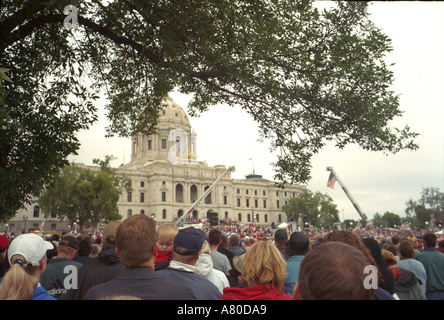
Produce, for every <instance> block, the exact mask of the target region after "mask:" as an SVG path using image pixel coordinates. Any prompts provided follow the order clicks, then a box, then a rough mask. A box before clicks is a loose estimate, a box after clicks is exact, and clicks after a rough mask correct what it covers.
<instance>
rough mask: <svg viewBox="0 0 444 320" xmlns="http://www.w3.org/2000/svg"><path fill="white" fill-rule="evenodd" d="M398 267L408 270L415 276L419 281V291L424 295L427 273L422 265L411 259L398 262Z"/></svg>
mask: <svg viewBox="0 0 444 320" xmlns="http://www.w3.org/2000/svg"><path fill="white" fill-rule="evenodd" d="M398 267H400V268H402V269H406V270H409V271H411V272H413V273H414V274H415V276H416V277H417V278H418V279H419V280H421V289H422V291H423V292H424V293H425V292H426V283H427V273H426V270H425V268H424V265H423V264H422V263H421V262H419V261H418V260H415V259H413V258H410V259H401V260H399V262H398Z"/></svg>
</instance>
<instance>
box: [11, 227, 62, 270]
mask: <svg viewBox="0 0 444 320" xmlns="http://www.w3.org/2000/svg"><path fill="white" fill-rule="evenodd" d="M53 248H54V246H53V245H52V243H51V242H49V241H45V240H43V238H42V237H40V236H38V235H36V234H34V233H25V234H22V235H19V236H18V237H17V238H14V240H12V241H11V244H10V245H9V249H8V261H9V264H10V265H12V264H13V261H11V258H12V256H13V255H16V254H20V255H22V256H23V257H24V258H25V259H26V263H25V264H23V266H28V265H33V266H38V265H39V263H40V260H42V258H43V257H44V256H45V255H46V251H47V250H51V249H53ZM23 262H24V261H23Z"/></svg>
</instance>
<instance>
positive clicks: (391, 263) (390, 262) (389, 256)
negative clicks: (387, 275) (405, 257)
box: [381, 249, 398, 268]
mask: <svg viewBox="0 0 444 320" xmlns="http://www.w3.org/2000/svg"><path fill="white" fill-rule="evenodd" d="M381 254H382V258H383V259H384V261H385V265H386V266H387V268H393V267H395V266H396V265H397V264H398V262H397V261H396V258H395V256H394V254H393V253H392V252H391V251H389V250H385V249H382V250H381Z"/></svg>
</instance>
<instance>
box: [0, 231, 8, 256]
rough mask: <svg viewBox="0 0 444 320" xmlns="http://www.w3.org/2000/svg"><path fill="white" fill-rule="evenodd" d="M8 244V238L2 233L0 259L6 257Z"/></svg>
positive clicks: (0, 236)
mask: <svg viewBox="0 0 444 320" xmlns="http://www.w3.org/2000/svg"><path fill="white" fill-rule="evenodd" d="M8 246H9V239H8V238H6V237H5V236H3V235H0V261H2V260H3V259H5V258H6V254H7V251H8Z"/></svg>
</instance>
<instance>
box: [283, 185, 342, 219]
mask: <svg viewBox="0 0 444 320" xmlns="http://www.w3.org/2000/svg"><path fill="white" fill-rule="evenodd" d="M282 211H284V212H285V213H286V214H287V217H288V220H289V221H296V222H298V221H299V219H300V218H301V219H302V220H303V217H304V216H305V217H307V218H308V220H309V223H310V224H311V225H313V226H315V227H317V228H331V227H333V224H334V223H336V222H339V210H338V209H337V206H336V204H335V203H334V202H333V199H332V198H331V197H330V196H329V195H327V194H322V193H320V192H319V191H317V192H315V193H313V192H312V191H310V190H307V189H306V190H304V191H303V192H302V193H301V194H300V195H298V196H297V197H294V198H291V199H290V200H289V201H288V203H287V204H286V205H284V206H282Z"/></svg>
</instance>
